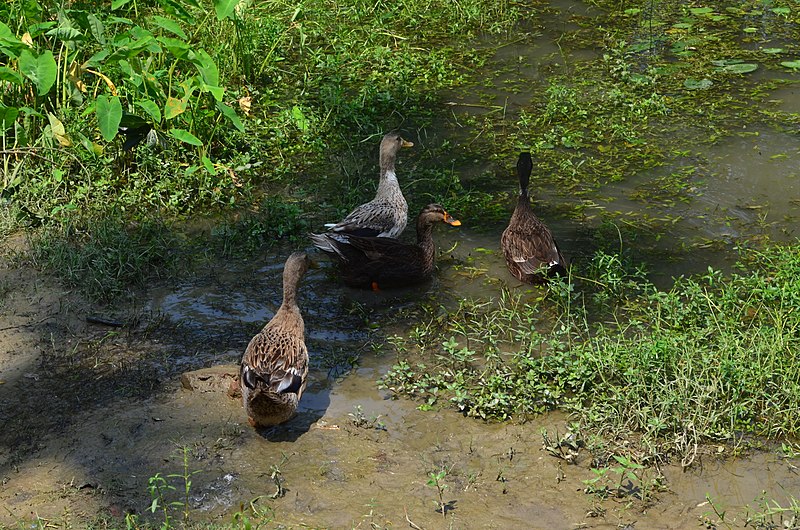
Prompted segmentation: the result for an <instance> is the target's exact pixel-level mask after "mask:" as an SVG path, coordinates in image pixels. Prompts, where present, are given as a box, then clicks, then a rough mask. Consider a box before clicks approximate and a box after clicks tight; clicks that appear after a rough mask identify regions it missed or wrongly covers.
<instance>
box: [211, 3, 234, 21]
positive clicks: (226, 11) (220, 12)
mask: <svg viewBox="0 0 800 530" xmlns="http://www.w3.org/2000/svg"><path fill="white" fill-rule="evenodd" d="M238 3H239V0H214V10H216V12H217V20H224V19H226V18H228V17H229V16H231V14H233V10H234V9H236V4H238Z"/></svg>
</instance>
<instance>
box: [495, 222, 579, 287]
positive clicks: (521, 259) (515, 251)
mask: <svg viewBox="0 0 800 530" xmlns="http://www.w3.org/2000/svg"><path fill="white" fill-rule="evenodd" d="M501 246H502V247H503V252H504V253H505V255H506V259H508V260H510V261H513V262H514V263H515V264H516V265H517V266H518V267H519V269H520V270H521V271H522V272H524V273H525V274H535V273H536V272H539V269H540V268H541V267H542V266H546V267H548V268H549V267H553V266H556V265H561V266H562V267H563V266H565V263H564V258H563V256H562V255H561V251H560V250H559V248H558V245H557V244H556V242H555V239H553V235H552V233H551V232H550V230H549V229H548V228H547V226H545V225H544V223H542V222H541V221H539V220H538V219H536V222H535V223H526V226H515V227H511V226H509V227H508V228H507V229H506V231H505V232H503V236H502V239H501Z"/></svg>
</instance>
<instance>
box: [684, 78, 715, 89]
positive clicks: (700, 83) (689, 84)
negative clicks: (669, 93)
mask: <svg viewBox="0 0 800 530" xmlns="http://www.w3.org/2000/svg"><path fill="white" fill-rule="evenodd" d="M713 84H714V83H713V82H712V81H711V80H710V79H706V78H703V79H691V78H689V79H687V80H686V81H684V82H683V86H684V87H685V88H688V89H689V90H705V89H707V88H710V87H711V85H713Z"/></svg>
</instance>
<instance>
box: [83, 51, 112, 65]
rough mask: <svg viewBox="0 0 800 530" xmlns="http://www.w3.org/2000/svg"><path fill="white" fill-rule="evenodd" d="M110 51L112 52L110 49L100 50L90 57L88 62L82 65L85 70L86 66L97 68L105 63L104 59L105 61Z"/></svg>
mask: <svg viewBox="0 0 800 530" xmlns="http://www.w3.org/2000/svg"><path fill="white" fill-rule="evenodd" d="M109 53H110V52H109V51H108V50H100V51H99V52H97V53H95V54H94V55H92V56H91V57H89V59H87V60H86V62H85V63H83V64H82V65H81V67H82V68H83V69H84V70H85V69H86V68H97V67H98V66H100V65H101V64H102V63H103V61H105V59H106V57H108V54H109Z"/></svg>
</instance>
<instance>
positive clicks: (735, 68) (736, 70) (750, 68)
mask: <svg viewBox="0 0 800 530" xmlns="http://www.w3.org/2000/svg"><path fill="white" fill-rule="evenodd" d="M757 69H758V65H757V64H753V63H740V64H728V65H725V66H722V67H720V68H719V71H720V72H725V73H727V74H747V73H750V72H754V71H755V70H757Z"/></svg>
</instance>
